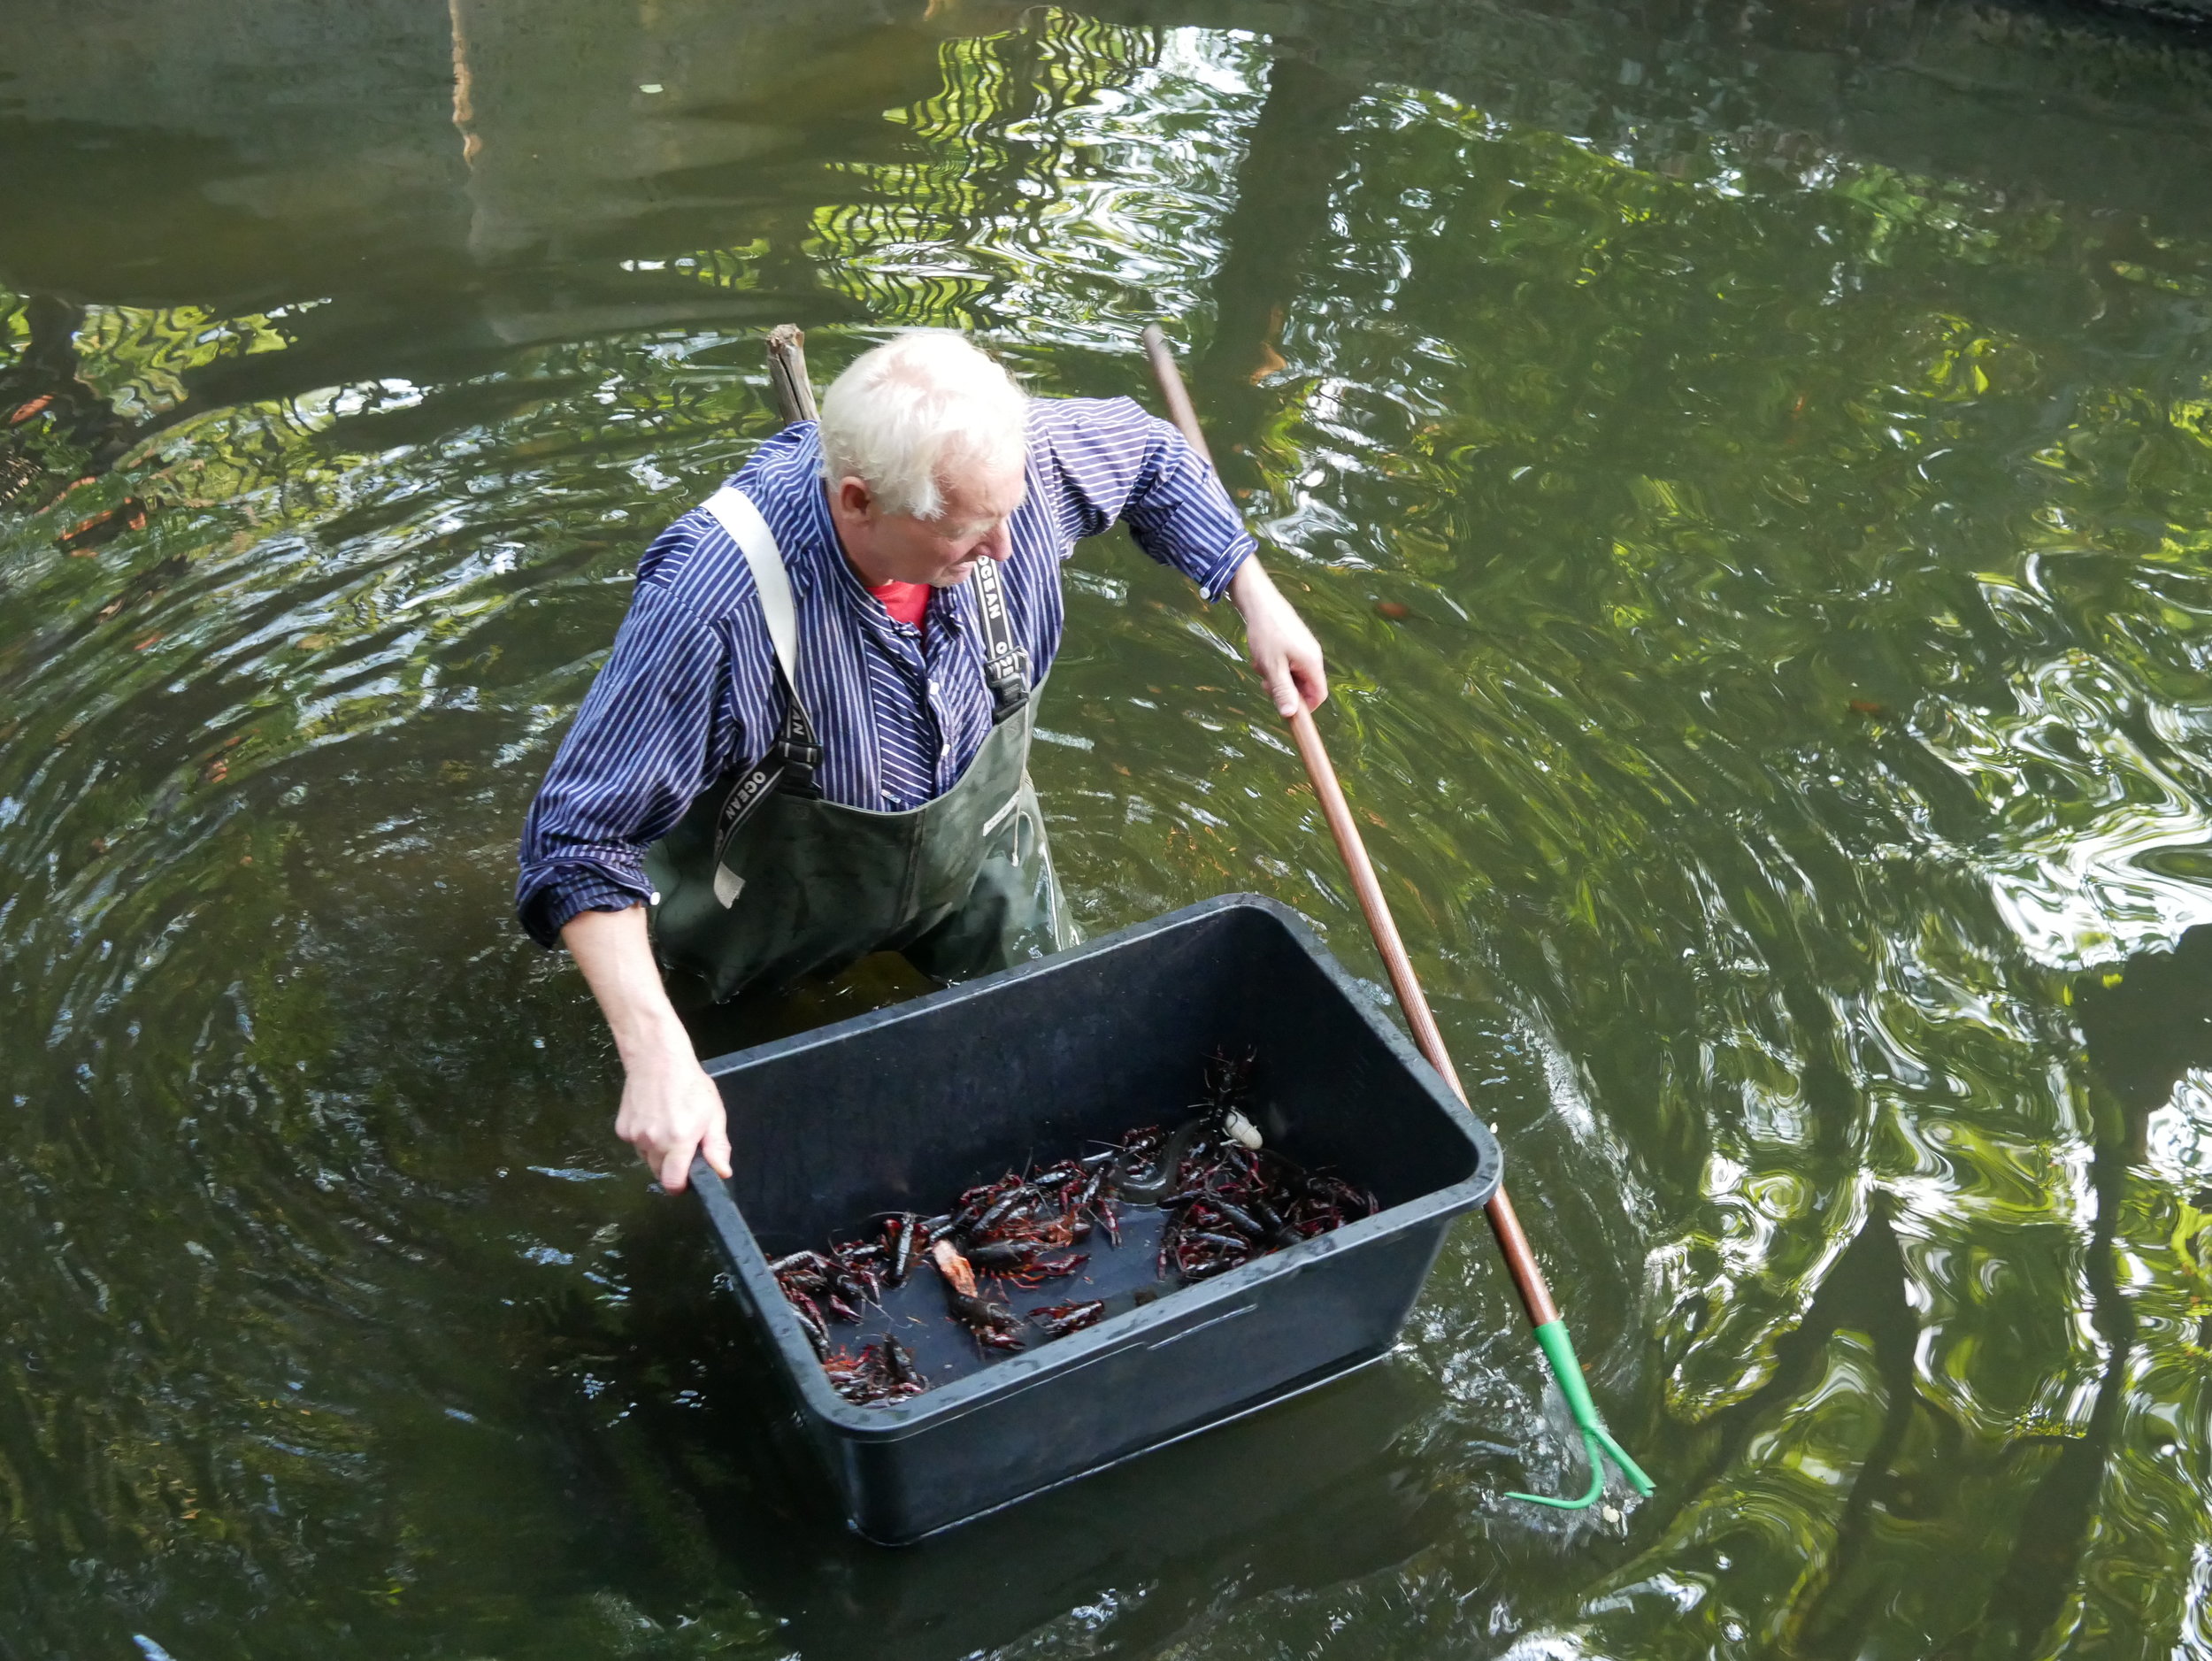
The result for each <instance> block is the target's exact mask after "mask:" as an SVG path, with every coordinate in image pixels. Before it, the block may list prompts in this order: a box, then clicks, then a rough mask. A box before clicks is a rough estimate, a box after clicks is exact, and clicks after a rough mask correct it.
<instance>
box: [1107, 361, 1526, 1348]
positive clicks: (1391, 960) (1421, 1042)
mask: <svg viewBox="0 0 2212 1661" xmlns="http://www.w3.org/2000/svg"><path fill="white" fill-rule="evenodd" d="M1144 350H1145V354H1146V356H1148V358H1151V360H1152V373H1153V375H1154V377H1155V378H1156V379H1157V381H1159V383H1160V397H1161V400H1162V402H1164V404H1166V405H1167V411H1168V418H1169V419H1171V420H1172V421H1173V422H1174V423H1175V425H1176V426H1177V427H1179V428H1181V429H1182V434H1183V436H1184V437H1185V438H1187V439H1188V440H1189V441H1190V444H1191V447H1192V448H1193V449H1194V450H1197V452H1198V453H1199V454H1200V455H1202V456H1203V457H1205V458H1206V459H1207V460H1208V461H1209V462H1210V461H1211V460H1212V459H1213V452H1212V451H1210V450H1208V449H1207V448H1206V436H1205V434H1203V433H1202V432H1201V431H1200V430H1199V426H1198V412H1197V411H1196V410H1194V408H1192V406H1191V401H1190V393H1189V392H1188V390H1187V388H1185V387H1184V385H1183V376H1182V373H1181V372H1180V371H1179V369H1177V368H1176V366H1175V353H1174V351H1173V350H1172V349H1171V347H1170V346H1169V345H1168V343H1167V336H1166V335H1164V334H1162V333H1161V332H1160V327H1159V325H1158V324H1156V323H1155V324H1151V325H1148V327H1146V329H1145V331H1144ZM1290 730H1291V735H1292V736H1293V737H1294V738H1295V739H1296V740H1297V742H1298V758H1299V759H1300V760H1301V761H1302V762H1304V763H1305V764H1306V777H1307V778H1309V779H1310V780H1311V781H1313V793H1314V796H1315V797H1316V798H1317V800H1318V801H1319V802H1320V804H1321V815H1322V817H1323V818H1324V819H1327V820H1328V822H1329V830H1330V834H1333V836H1334V837H1335V838H1336V847H1337V852H1338V853H1340V854H1341V855H1342V856H1343V857H1344V865H1345V869H1346V870H1347V871H1348V872H1349V873H1351V878H1352V891H1353V893H1354V894H1356V896H1358V897H1359V908H1360V910H1361V911H1363V912H1364V913H1365V914H1366V917H1367V929H1368V932H1369V933H1370V934H1372V935H1374V937H1375V949H1376V950H1378V951H1379V952H1380V953H1382V960H1383V967H1384V968H1386V970H1388V971H1389V973H1390V985H1391V988H1392V990H1394V992H1396V993H1397V995H1398V1007H1399V1008H1400V1009H1402V1010H1403V1011H1405V1016H1406V1024H1407V1025H1408V1026H1409V1027H1411V1028H1412V1029H1413V1042H1414V1045H1415V1047H1416V1048H1417V1049H1418V1050H1420V1052H1421V1054H1422V1055H1423V1056H1424V1057H1426V1058H1427V1060H1428V1064H1429V1065H1431V1066H1432V1067H1434V1068H1435V1069H1436V1071H1437V1074H1438V1076H1439V1077H1440V1078H1441V1079H1442V1080H1444V1082H1445V1083H1447V1084H1448V1085H1450V1086H1451V1088H1452V1094H1453V1095H1455V1096H1458V1097H1459V1099H1460V1100H1461V1101H1462V1102H1464V1101H1465V1100H1466V1099H1467V1092H1466V1090H1465V1088H1463V1086H1462V1085H1461V1084H1460V1082H1459V1073H1458V1070H1457V1069H1456V1068H1455V1067H1454V1066H1453V1065H1452V1057H1451V1054H1450V1052H1449V1051H1448V1050H1446V1049H1445V1048H1444V1034H1443V1033H1442V1031H1441V1030H1440V1028H1439V1027H1437V1024H1436V1016H1435V1014H1434V1013H1433V1012H1432V1011H1431V1010H1430V1008H1429V1001H1428V998H1427V996H1425V994H1424V993H1423V992H1422V990H1421V982H1420V980H1419V978H1418V977H1417V976H1416V975H1415V973H1413V959H1412V958H1410V957H1408V956H1407V955H1406V947H1405V942H1404V941H1403V940H1402V938H1401V937H1400V936H1399V934H1398V923H1397V919H1395V918H1394V917H1392V916H1391V914H1390V903H1389V902H1388V901H1387V900H1386V899H1385V898H1384V897H1383V891H1382V883H1381V882H1380V881H1379V880H1377V878H1376V876H1375V867H1374V864H1373V862H1372V861H1371V860H1370V859H1369V858H1368V857H1367V844H1366V843H1365V842H1362V841H1361V840H1360V834H1359V827H1358V826H1357V825H1356V824H1355V823H1354V822H1353V819H1352V810H1351V808H1350V806H1349V805H1348V804H1347V803H1346V801H1345V800H1344V787H1343V786H1342V785H1340V784H1339V783H1338V782H1337V778H1336V769H1335V767H1334V766H1333V765H1330V761H1329V751H1328V749H1327V747H1326V746H1325V745H1324V744H1323V743H1322V742H1321V729H1320V728H1319V727H1317V726H1315V725H1314V720H1313V712H1312V711H1310V710H1304V709H1302V710H1300V711H1298V713H1297V714H1295V715H1294V716H1292V717H1291V718H1290ZM1486 1215H1487V1216H1488V1217H1489V1219H1490V1227H1491V1229H1492V1231H1493V1232H1494V1234H1496V1235H1497V1237H1498V1250H1500V1251H1501V1252H1502V1254H1503V1255H1504V1257H1505V1263H1506V1268H1507V1271H1508V1272H1509V1273H1510V1274H1511V1275H1512V1276H1513V1286H1514V1289H1515V1290H1516V1291H1517V1292H1519V1293H1520V1295H1521V1307H1522V1308H1523V1309H1525V1310H1526V1311H1528V1322H1529V1325H1530V1326H1546V1325H1548V1324H1549V1323H1550V1322H1553V1321H1555V1320H1557V1319H1559V1306H1558V1305H1557V1304H1556V1303H1554V1302H1553V1301H1552V1295H1551V1288H1550V1287H1549V1286H1548V1285H1547V1284H1546V1283H1545V1280H1544V1272H1543V1270H1542V1269H1540V1268H1539V1267H1538V1266H1537V1263H1536V1254H1535V1252H1534V1251H1533V1250H1531V1249H1530V1247H1529V1243H1528V1235H1527V1234H1525V1233H1524V1232H1523V1230H1522V1228H1521V1219H1520V1217H1519V1216H1518V1215H1517V1213H1516V1212H1515V1211H1514V1209H1513V1202H1512V1200H1511V1199H1510V1198H1509V1197H1508V1196H1507V1194H1506V1191H1505V1188H1504V1186H1503V1185H1502V1184H1501V1185H1500V1186H1499V1188H1498V1191H1497V1192H1496V1193H1495V1194H1494V1195H1493V1196H1491V1199H1490V1203H1489V1205H1488V1207H1487V1208H1486Z"/></svg>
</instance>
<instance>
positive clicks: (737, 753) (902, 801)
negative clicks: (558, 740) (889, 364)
mask: <svg viewBox="0 0 2212 1661" xmlns="http://www.w3.org/2000/svg"><path fill="white" fill-rule="evenodd" d="M730 482H731V483H732V484H733V485H735V486H736V487H737V488H739V489H741V490H742V491H744V492H745V494H746V495H748V496H750V497H752V499H753V501H754V503H755V504H756V505H757V506H758V507H759V509H760V511H761V515H762V517H763V518H764V519H766V520H767V521H768V526H769V528H770V529H771V530H772V531H773V532H774V533H775V535H776V542H777V543H778V545H779V546H780V548H781V550H782V551H783V558H784V563H785V565H787V566H788V567H789V569H790V573H791V587H792V591H793V594H794V596H795V599H796V602H797V606H798V613H799V696H800V699H801V701H802V702H803V704H805V706H806V711H807V715H808V717H809V718H810V720H811V721H812V723H813V725H814V728H815V736H816V740H817V742H819V743H820V744H821V746H822V750H823V758H822V765H821V766H820V767H819V768H818V770H817V773H816V775H815V777H816V782H817V783H818V785H819V786H820V787H821V789H822V794H823V796H825V797H826V798H827V799H828V800H830V801H832V802H836V803H841V804H843V805H845V806H848V807H858V808H868V809H872V810H875V811H905V810H908V809H912V808H917V807H919V806H921V805H922V804H924V803H925V802H927V801H930V800H932V799H933V798H934V797H936V796H941V795H942V794H943V793H944V792H945V791H946V790H948V789H949V788H951V787H952V786H953V784H954V783H955V782H956V781H957V780H958V779H959V777H960V775H961V774H962V773H964V772H965V771H966V770H967V766H968V764H969V762H971V761H972V760H973V759H974V758H975V754H976V751H977V750H980V749H981V748H982V747H983V741H984V739H985V738H986V737H987V736H988V735H989V734H990V731H991V694H990V688H989V687H988V685H987V683H986V681H985V680H984V674H983V630H982V625H981V622H980V619H979V618H978V617H977V615H976V598H975V584H974V581H972V580H971V581H967V582H964V583H962V584H961V585H960V586H959V587H958V588H939V589H935V590H933V592H932V593H931V595H930V597H929V611H928V613H927V616H926V624H925V627H922V628H920V629H916V628H912V627H909V626H907V625H906V624H903V623H900V622H897V621H895V620H894V619H892V617H891V616H890V614H889V613H888V612H887V611H885V610H884V609H883V607H882V606H881V605H880V604H879V603H878V602H877V601H876V599H875V597H874V596H872V595H871V594H870V593H869V592H868V591H867V589H866V588H864V586H862V583H861V581H860V579H859V578H858V577H857V576H856V575H855V574H854V573H853V570H852V567H851V566H850V565H848V564H847V563H846V561H845V558H844V554H843V551H842V550H841V547H840V545H839V543H838V541H837V534H836V532H835V530H834V528H833V526H832V524H831V521H830V514H829V501H828V497H827V495H826V491H825V490H824V488H823V481H822V447H821V442H820V441H819V439H818V436H817V434H816V432H815V429H814V427H813V426H812V425H811V424H807V425H803V426H799V427H788V428H787V429H786V430H785V431H783V432H782V433H780V434H777V436H775V437H774V438H772V439H770V440H769V441H768V442H766V443H764V444H763V445H762V446H761V447H760V449H759V450H757V451H756V452H755V453H754V455H753V458H752V459H751V460H750V461H749V462H747V463H746V464H745V465H744V466H743V467H742V468H741V470H740V471H739V472H738V473H737V475H736V476H735V477H734V478H733V479H732V480H731V481H730ZM1116 519H1125V520H1127V521H1128V524H1129V527H1130V529H1131V531H1132V532H1133V534H1135V536H1136V539H1137V542H1138V544H1139V545H1140V546H1141V547H1142V548H1143V549H1144V550H1145V551H1146V552H1147V553H1148V554H1150V555H1151V556H1152V557H1153V558H1156V559H1158V560H1160V561H1162V562H1163V563H1164V564H1166V565H1172V566H1174V567H1175V568H1176V569H1177V570H1179V571H1180V572H1182V573H1184V574H1185V575H1187V576H1188V577H1190V578H1191V579H1192V580H1193V581H1195V582H1196V583H1197V584H1198V586H1199V588H1200V590H1201V591H1202V593H1203V594H1204V595H1205V596H1206V598H1207V599H1209V600H1212V599H1217V598H1218V597H1219V596H1220V595H1221V594H1222V592H1223V590H1225V588H1227V587H1228V586H1229V581H1230V579H1231V578H1232V577H1233V576H1234V575H1235V574H1236V571H1237V567H1238V566H1239V565H1241V564H1243V562H1244V558H1245V557H1246V556H1247V555H1248V554H1249V553H1250V552H1251V551H1252V549H1253V545H1254V544H1253V542H1252V539H1251V537H1250V536H1249V535H1248V534H1246V532H1245V529H1244V526H1243V522H1242V521H1241V520H1240V519H1239V517H1238V515H1237V512H1236V510H1235V508H1233V506H1232V505H1231V504H1230V502H1229V498H1228V495H1227V493H1226V492H1225V491H1224V490H1223V489H1222V488H1221V483H1220V481H1219V480H1218V479H1217V477H1216V476H1215V474H1214V472H1213V470H1212V469H1211V468H1210V467H1209V466H1208V465H1206V464H1205V463H1204V462H1203V461H1202V460H1201V459H1200V458H1199V457H1198V455H1197V453H1196V452H1195V451H1194V450H1192V449H1191V447H1190V446H1189V445H1188V444H1187V443H1186V442H1184V440H1183V437H1182V435H1181V434H1179V433H1178V432H1177V431H1176V430H1175V429H1174V428H1173V427H1170V426H1169V425H1168V424H1167V423H1166V422H1164V421H1161V420H1156V419H1153V418H1152V417H1151V416H1148V415H1147V414H1146V413H1145V412H1144V411H1142V410H1141V409H1139V408H1138V407H1137V405H1136V404H1134V403H1133V402H1132V401H1131V400H1129V399H1127V398H1113V399H1096V398H1040V399H1034V400H1032V402H1031V404H1030V418H1029V460H1028V494H1027V496H1026V497H1025V500H1024V501H1023V503H1022V505H1021V507H1020V508H1019V510H1018V511H1016V513H1015V515H1014V517H1013V519H1012V520H1011V522H1010V526H1009V530H1010V539H1011V541H1012V543H1013V554H1012V556H1011V558H1009V559H1007V560H1006V561H1005V563H1004V564H1003V565H1001V566H1000V571H1001V573H1002V575H1003V578H1004V583H1005V588H1006V594H1007V603H1008V606H1009V609H1010V611H1011V612H1012V614H1013V622H1014V632H1015V638H1016V640H1017V641H1018V642H1019V643H1020V644H1021V645H1022V646H1024V647H1025V648H1026V649H1027V650H1028V652H1029V662H1030V676H1031V684H1032V685H1034V684H1036V682H1038V681H1041V680H1042V679H1043V678H1044V674H1045V672H1046V670H1047V669H1048V668H1049V667H1050V666H1051V664H1052V660H1053V657H1054V655H1055V654H1056V652H1057V651H1058V650H1059V649H1060V630H1061V625H1062V622H1063V619H1064V611H1063V607H1062V603H1061V596H1060V565H1061V562H1062V561H1063V560H1064V559H1066V558H1068V556H1069V555H1070V554H1071V553H1072V552H1073V551H1074V549H1075V543H1076V540H1077V539H1078V538H1079V537H1084V536H1094V535H1096V534H1099V533H1100V532H1102V531H1103V530H1105V529H1106V528H1107V527H1109V526H1110V525H1112V524H1113V522H1114V521H1115V520H1116ZM773 664H774V651H773V648H772V647H771V645H770V644H769V640H768V625H767V621H766V619H765V618H764V616H763V614H762V612H761V609H760V604H759V602H758V601H757V599H756V598H755V597H754V593H753V581H752V576H751V573H749V571H748V570H747V569H746V565H745V558H744V556H743V555H742V554H741V552H739V550H738V548H737V545H736V543H735V542H733V541H732V540H731V539H730V536H729V534H728V533H726V531H724V530H723V528H722V527H721V526H720V524H719V523H718V522H717V521H716V519H714V517H713V516H712V515H711V514H710V513H708V512H707V511H706V510H705V509H704V508H694V509H693V510H692V511H690V512H688V513H687V514H685V515H684V516H683V518H681V519H678V520H677V521H676V522H675V524H673V525H672V526H670V527H669V528H668V529H667V530H665V531H664V532H663V533H662V534H660V536H659V537H658V538H657V539H656V540H655V542H653V545H652V546H651V547H650V548H649V549H648V550H646V553H645V558H644V559H643V560H642V561H641V562H640V564H639V565H638V576H637V588H636V592H635V594H634V596H633V597H632V599H631V602H630V611H629V615H628V616H627V617H626V618H625V619H623V623H622V627H621V629H620V630H619V631H618V633H617V634H616V635H615V642H614V652H613V655H612V656H611V657H609V659H608V660H607V663H606V665H605V666H604V667H603V668H602V669H601V670H600V672H599V674H598V678H597V679H596V680H595V681H593V682H592V686H591V690H590V692H589V693H588V694H587V695H586V696H585V698H584V703H583V707H582V708H581V709H580V710H579V711H577V714H576V723H575V725H574V726H573V727H571V728H570V729H569V732H568V736H567V738H566V739H565V740H564V741H563V742H562V744H561V749H560V753H559V754H558V755H557V756H556V757H554V761H553V765H552V768H551V770H550V771H549V772H548V773H547V774H546V777H545V782H544V784H543V785H542V786H541V787H540V788H539V790H538V795H537V799H536V800H535V801H534V802H533V803H532V804H530V816H529V819H528V820H527V821H526V823H525V825H524V827H523V832H522V874H521V879H520V880H519V881H518V884H517V885H516V889H515V909H516V911H517V912H518V914H519V915H520V917H521V919H522V924H523V927H525V928H526V929H527V930H529V932H530V934H531V935H532V936H533V937H534V939H536V940H537V941H538V942H540V943H541V944H543V945H548V946H550V945H553V944H554V943H556V942H557V940H558V938H559V935H560V930H561V927H562V926H563V925H564V924H565V923H566V922H567V921H568V919H570V918H572V917H573V916H575V915H576V914H577V913H578V912H579V911H623V910H626V909H627V908H628V907H630V906H632V905H634V904H637V903H638V902H639V901H641V900H645V899H649V897H650V896H651V894H652V885H651V884H650V883H649V882H648V881H647V880H646V877H645V871H644V864H643V860H644V854H645V850H646V848H647V846H648V845H649V844H650V843H651V842H656V841H657V840H658V839H659V838H660V837H662V836H664V835H665V834H667V833H668V832H669V830H671V829H672V827H674V826H675V824H676V821H677V820H678V819H681V818H682V817H683V815H684V812H685V811H686V810H687V808H689V807H690V805H691V804H692V802H693V800H694V799H695V798H696V797H697V796H699V795H700V793H701V792H702V791H703V790H705V789H707V788H709V787H710V786H711V785H713V784H714V783H715V782H716V781H718V780H719V779H721V778H722V777H723V776H724V775H725V774H726V773H729V772H730V770H731V769H733V768H749V767H751V766H753V765H755V764H756V763H757V761H759V759H760V758H761V757H762V756H763V755H764V754H765V753H766V751H767V750H768V747H769V745H770V744H772V742H774V741H775V737H776V733H777V729H778V727H779V726H780V722H781V720H782V717H783V699H782V696H781V695H780V692H779V691H778V689H777V681H776V676H775V673H774V670H773Z"/></svg>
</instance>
